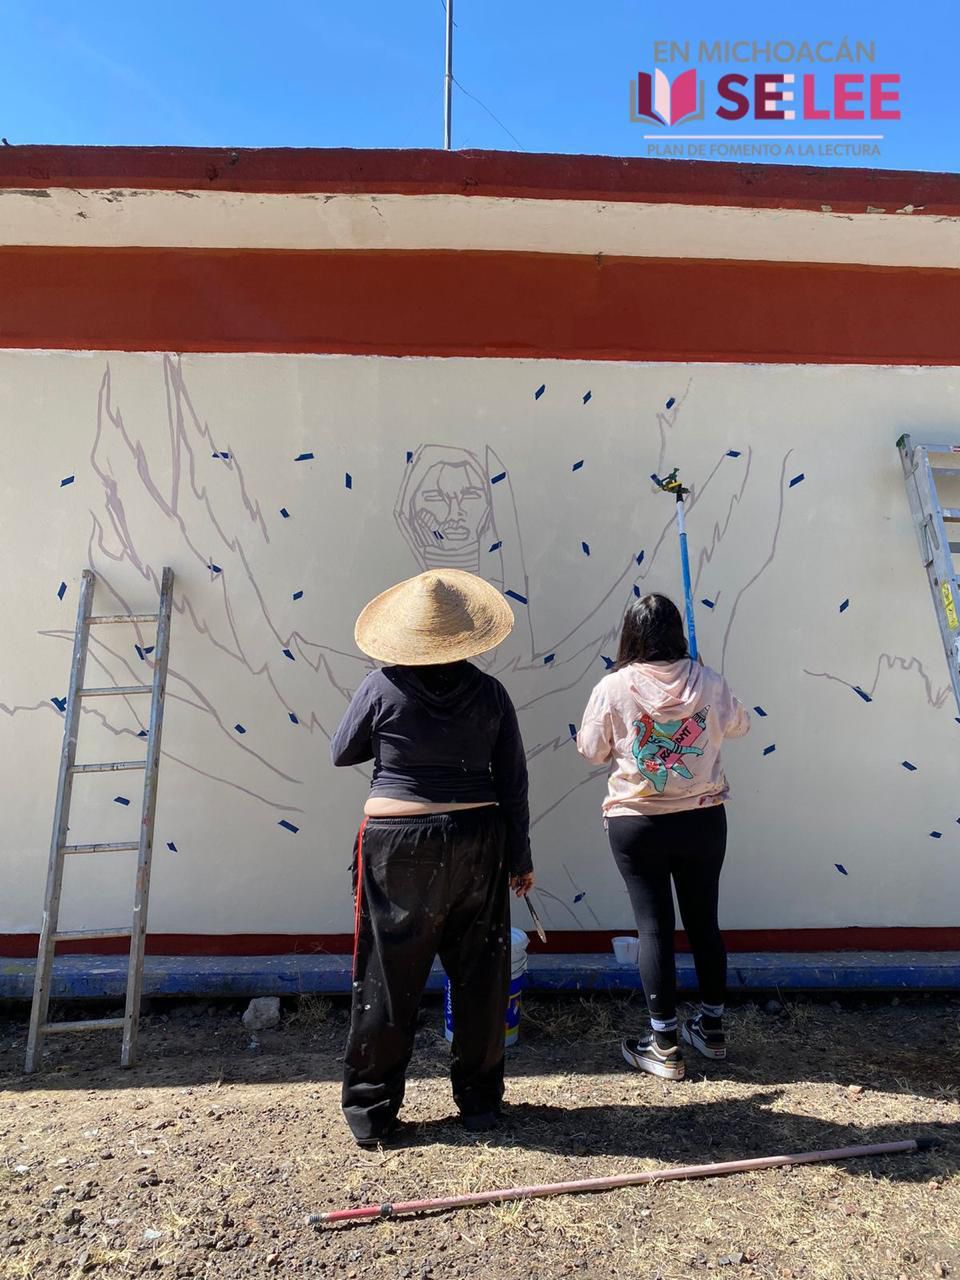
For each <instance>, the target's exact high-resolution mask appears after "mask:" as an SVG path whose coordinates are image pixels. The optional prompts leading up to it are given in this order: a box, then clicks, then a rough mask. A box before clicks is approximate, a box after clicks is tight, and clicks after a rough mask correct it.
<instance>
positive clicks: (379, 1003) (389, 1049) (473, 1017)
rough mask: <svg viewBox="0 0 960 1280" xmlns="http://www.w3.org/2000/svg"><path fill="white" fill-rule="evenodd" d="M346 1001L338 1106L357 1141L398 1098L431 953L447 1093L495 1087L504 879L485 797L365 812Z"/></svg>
mask: <svg viewBox="0 0 960 1280" xmlns="http://www.w3.org/2000/svg"><path fill="white" fill-rule="evenodd" d="M354 874H355V889H356V892H357V894H358V898H357V937H356V944H355V951H354V971H353V1006H352V1012H351V1021H350V1038H349V1040H348V1042H347V1053H346V1062H345V1063H344V1072H343V1113H344V1115H345V1116H346V1119H347V1123H348V1124H349V1125H350V1128H351V1130H352V1131H353V1135H354V1137H355V1138H357V1139H358V1140H359V1141H369V1140H375V1139H377V1138H378V1137H381V1136H383V1135H385V1134H386V1133H387V1132H388V1131H389V1129H390V1127H391V1126H392V1124H393V1121H394V1120H395V1119H396V1116H397V1112H398V1111H399V1110H400V1104H401V1103H402V1102H403V1094H404V1087H405V1081H406V1071H407V1066H408V1064H409V1062H410V1055H411V1053H412V1052H413V1039H414V1033H415V1031H416V1021H417V1009H418V1007H419V1004H420V998H421V996H422V995H423V990H424V987H425V986H426V982H427V977H428V975H429V973H430V968H431V966H432V964H433V961H434V957H435V956H437V955H439V956H440V960H441V963H442V964H443V967H444V969H445V970H446V973H447V976H448V978H449V979H450V988H451V999H452V1004H453V1020H454V1039H453V1046H452V1054H451V1059H450V1079H451V1082H452V1085H453V1097H454V1101H455V1102H456V1104H457V1106H458V1107H459V1109H460V1111H461V1113H462V1114H464V1115H476V1114H477V1113H479V1112H484V1111H496V1110H497V1108H498V1107H499V1105H500V1101H501V1099H502V1097H503V1032H504V1017H505V1014H506V1007H507V995H508V988H509V982H510V924H509V888H508V872H507V860H506V847H505V838H504V826H503V820H502V818H501V816H500V813H499V810H498V809H497V808H496V807H495V806H491V807H489V808H481V809H461V810H459V811H455V812H453V813H443V814H428V815H423V816H420V815H418V816H415V817H409V818H368V819H367V820H366V822H365V823H364V825H363V827H361V830H360V835H359V836H358V837H357V849H356V862H355V872H354Z"/></svg>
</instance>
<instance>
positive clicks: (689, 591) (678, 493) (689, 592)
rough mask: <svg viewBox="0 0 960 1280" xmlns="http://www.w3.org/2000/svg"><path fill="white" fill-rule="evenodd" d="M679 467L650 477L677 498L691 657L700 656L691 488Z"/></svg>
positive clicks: (678, 531) (681, 561)
mask: <svg viewBox="0 0 960 1280" xmlns="http://www.w3.org/2000/svg"><path fill="white" fill-rule="evenodd" d="M678 470H679V468H678V467H674V468H673V470H672V471H671V472H670V474H669V475H668V476H663V478H662V479H661V477H660V476H658V475H651V477H650V479H651V480H652V481H653V483H654V484H655V485H656V486H657V488H658V489H662V490H663V491H664V493H672V494H673V495H674V496H675V497H676V499H677V533H678V535H679V538H680V569H681V571H682V573H683V604H684V609H685V611H686V615H687V643H688V645H689V648H690V657H691V658H696V657H697V656H698V650H697V627H696V623H695V622H694V620H693V587H692V585H691V583H690V557H689V555H688V554H687V525H686V520H685V519H684V512H683V498H684V495H685V494H687V493H689V492H690V490H689V489H685V488H684V487H683V485H682V484H681V483H680V480H679V478H678V476H677V471H678Z"/></svg>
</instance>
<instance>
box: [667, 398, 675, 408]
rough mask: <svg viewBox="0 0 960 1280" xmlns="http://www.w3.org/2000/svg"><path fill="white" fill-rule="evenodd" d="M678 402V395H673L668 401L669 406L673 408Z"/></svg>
mask: <svg viewBox="0 0 960 1280" xmlns="http://www.w3.org/2000/svg"><path fill="white" fill-rule="evenodd" d="M676 403H677V397H676V396H671V397H670V399H669V400H668V401H667V408H668V409H672V408H673V406H674V405H675V404H676Z"/></svg>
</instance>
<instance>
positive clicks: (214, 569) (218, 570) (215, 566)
mask: <svg viewBox="0 0 960 1280" xmlns="http://www.w3.org/2000/svg"><path fill="white" fill-rule="evenodd" d="M207 568H208V569H209V570H210V572H211V573H223V570H222V569H221V568H220V566H219V565H218V564H208V565H207Z"/></svg>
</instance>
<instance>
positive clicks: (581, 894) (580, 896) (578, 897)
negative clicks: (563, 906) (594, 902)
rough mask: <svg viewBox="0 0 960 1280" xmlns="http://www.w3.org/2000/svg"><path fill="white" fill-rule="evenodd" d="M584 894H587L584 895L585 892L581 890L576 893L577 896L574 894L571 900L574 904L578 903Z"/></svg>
mask: <svg viewBox="0 0 960 1280" xmlns="http://www.w3.org/2000/svg"><path fill="white" fill-rule="evenodd" d="M586 896H587V895H586V894H585V893H583V892H580V893H578V894H577V896H576V897H575V898H574V900H573V901H574V905H576V903H578V902H582V901H583V900H584V898H585V897H586Z"/></svg>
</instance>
